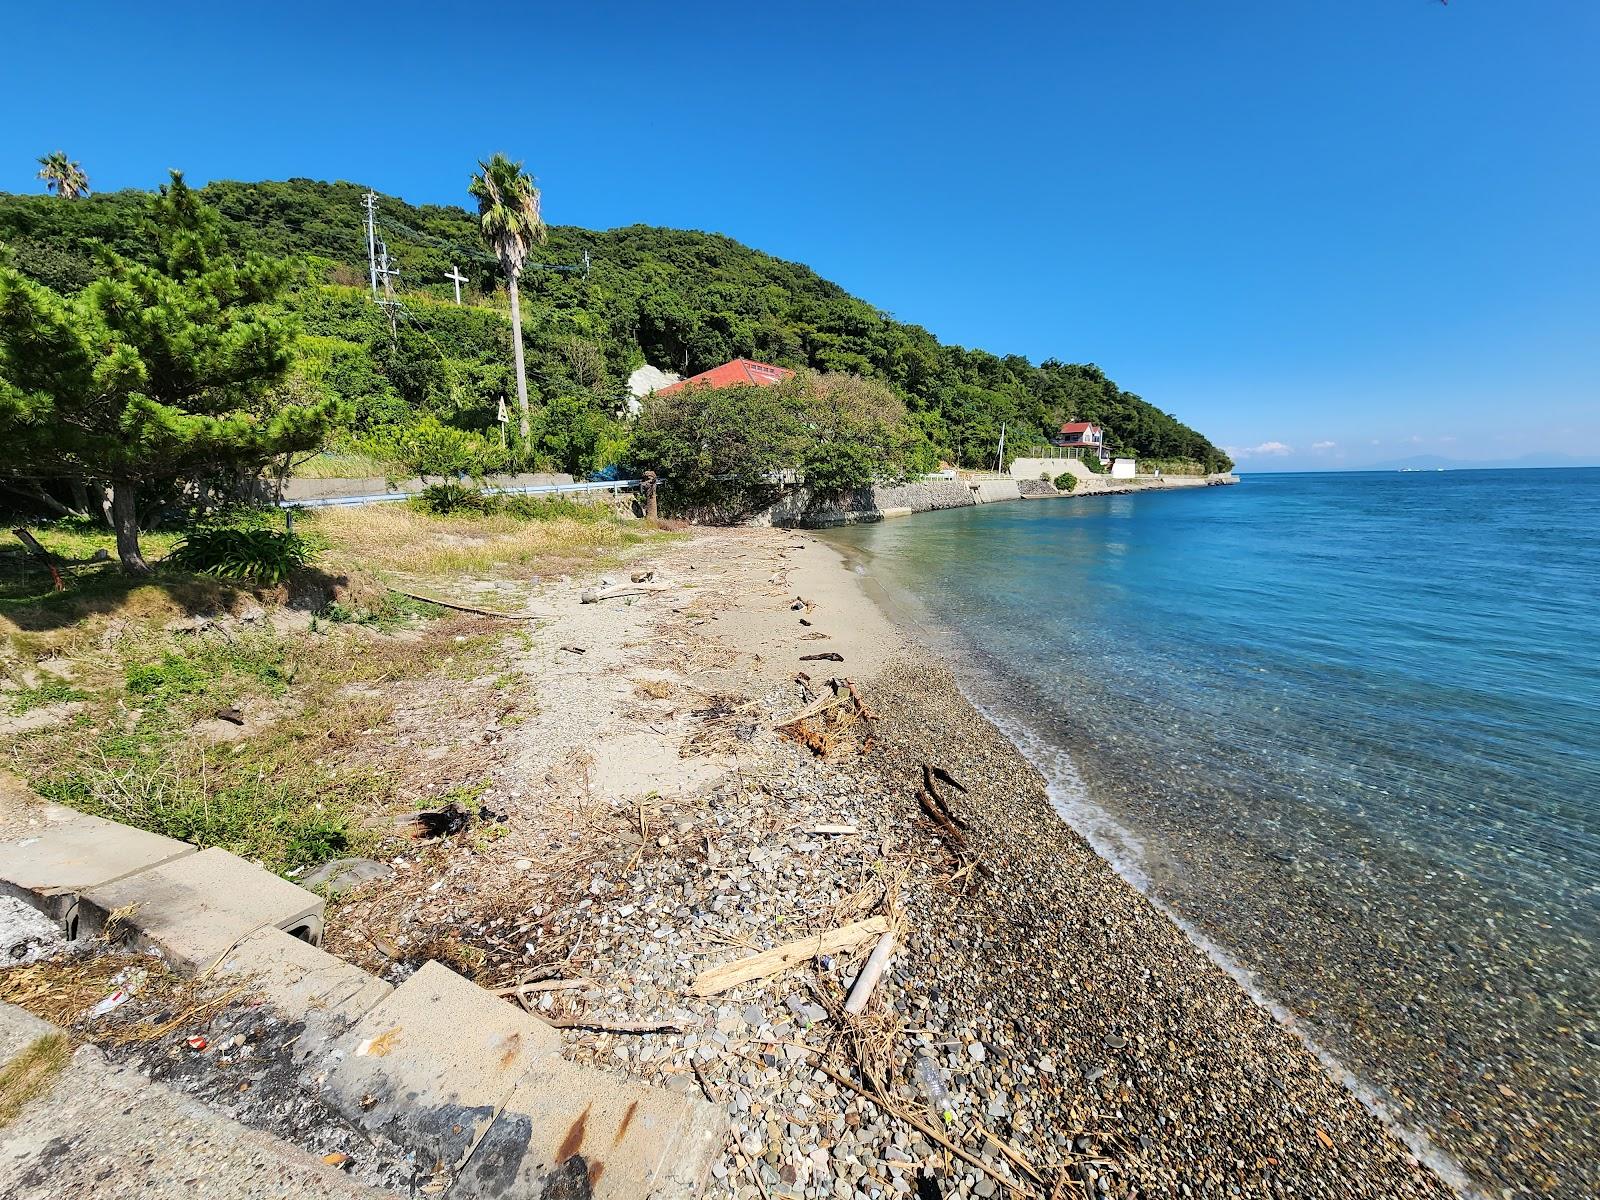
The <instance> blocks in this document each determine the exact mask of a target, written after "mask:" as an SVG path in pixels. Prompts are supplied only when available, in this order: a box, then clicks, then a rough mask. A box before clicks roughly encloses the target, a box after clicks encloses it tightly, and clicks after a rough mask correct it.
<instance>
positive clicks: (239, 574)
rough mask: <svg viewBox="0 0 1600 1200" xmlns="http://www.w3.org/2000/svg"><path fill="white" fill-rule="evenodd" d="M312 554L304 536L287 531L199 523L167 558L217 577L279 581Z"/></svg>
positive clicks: (176, 563)
mask: <svg viewBox="0 0 1600 1200" xmlns="http://www.w3.org/2000/svg"><path fill="white" fill-rule="evenodd" d="M314 553H315V552H314V550H313V548H312V546H311V545H310V544H309V543H308V542H307V541H306V539H305V538H303V537H301V536H300V535H299V534H297V533H291V532H289V531H287V530H282V529H262V528H240V527H238V526H236V525H200V526H197V527H196V528H194V529H191V530H190V531H189V532H188V533H187V534H186V535H185V536H184V537H183V539H182V540H181V541H180V542H179V543H178V544H177V545H176V546H175V547H173V550H172V553H171V554H170V555H168V557H167V561H168V562H170V563H171V564H172V565H173V566H176V567H179V568H181V569H182V570H185V571H194V572H197V573H199V574H202V575H214V576H216V577H217V578H219V579H236V580H254V581H256V582H258V583H266V584H278V583H282V582H283V581H284V580H286V579H288V578H289V576H290V575H291V574H293V573H294V572H295V571H297V570H298V569H299V568H301V567H303V566H305V565H307V564H308V563H309V562H310V561H311V559H312V558H313V556H314Z"/></svg>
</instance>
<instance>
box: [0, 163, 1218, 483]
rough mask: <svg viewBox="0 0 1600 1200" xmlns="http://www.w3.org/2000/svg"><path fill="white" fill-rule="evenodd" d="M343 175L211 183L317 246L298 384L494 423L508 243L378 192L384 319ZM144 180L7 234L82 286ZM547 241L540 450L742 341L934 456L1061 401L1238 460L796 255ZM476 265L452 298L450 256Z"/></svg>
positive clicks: (125, 234) (378, 423)
mask: <svg viewBox="0 0 1600 1200" xmlns="http://www.w3.org/2000/svg"><path fill="white" fill-rule="evenodd" d="M364 190H365V189H363V188H361V187H359V186H357V185H355V184H349V183H333V184H329V183H319V182H315V181H312V180H303V179H297V180H289V181H287V182H281V183H231V182H224V183H213V184H210V185H208V186H207V187H205V188H203V189H200V192H199V194H200V196H201V197H202V198H203V199H204V200H205V201H206V202H207V203H208V204H210V205H212V206H214V207H215V208H216V209H217V210H218V211H219V212H220V214H221V216H222V219H223V229H224V232H225V234H226V236H227V237H228V238H229V239H230V240H231V241H232V243H233V244H234V245H235V247H236V248H237V249H239V250H243V251H255V252H259V253H262V254H265V255H268V256H272V257H282V258H293V259H297V260H301V261H303V262H304V264H305V267H304V270H303V272H301V275H300V282H299V283H298V284H297V285H296V286H295V287H294V288H293V289H292V290H291V291H290V293H289V295H288V297H287V299H286V300H285V302H284V303H285V304H286V305H287V306H288V308H289V309H290V310H291V311H292V312H293V313H295V314H296V315H297V316H298V318H299V321H300V327H301V330H302V335H301V338H300V352H299V358H298V362H297V364H296V368H295V373H294V385H295V386H296V387H298V388H301V389H306V390H308V391H312V392H321V393H324V394H329V395H335V396H338V397H340V398H342V399H344V400H346V401H347V402H348V403H349V406H350V409H351V413H352V417H351V423H350V425H349V427H348V430H347V431H346V432H345V433H344V434H343V435H341V436H342V437H343V438H344V439H346V440H347V441H348V442H350V443H351V444H352V445H355V446H361V445H364V444H381V442H382V441H383V439H384V438H385V437H392V436H394V435H395V434H396V432H397V431H399V430H401V429H403V428H404V427H405V426H406V425H407V424H408V423H410V422H414V421H415V420H416V419H417V418H418V417H419V416H421V415H425V414H430V413H431V414H434V415H437V416H439V417H440V418H441V419H442V420H444V421H446V422H448V423H450V424H454V425H457V426H460V427H462V428H468V429H480V430H487V429H492V428H493V427H494V421H495V414H496V410H497V404H498V398H499V397H500V396H502V395H509V394H510V392H511V390H512V388H511V383H510V376H511V371H510V345H509V340H510V338H509V323H508V320H507V314H508V310H507V308H506V298H505V293H504V290H503V288H502V287H501V286H500V283H499V275H498V272H497V270H496V265H495V260H494V259H493V257H492V256H491V255H490V254H489V253H488V252H487V251H486V250H485V249H484V248H483V246H482V244H481V242H480V241H479V239H478V237H477V232H476V228H475V222H474V217H473V216H472V215H471V214H469V213H468V212H467V211H466V210H464V209H460V208H449V207H439V206H433V205H425V206H421V207H416V206H412V205H408V204H406V203H404V202H403V201H400V200H396V199H393V198H390V197H382V198H381V199H380V202H379V222H378V234H379V237H380V238H382V239H383V240H384V241H385V242H386V243H387V245H388V249H389V252H390V255H391V256H392V259H393V261H394V263H395V264H396V265H397V266H398V269H399V272H400V274H399V278H398V283H397V288H398V292H399V294H400V297H401V299H402V300H403V302H404V308H403V311H402V312H401V314H400V318H399V321H398V326H397V330H396V332H395V335H394V336H393V337H391V331H390V328H389V323H388V321H387V319H386V317H385V315H384V314H383V312H382V311H381V310H380V309H379V308H377V307H376V306H375V305H373V304H372V303H371V300H370V296H369V291H368V282H367V258H366V241H365V235H364V232H363V226H362V208H361V195H362V193H363V192H364ZM147 199H148V196H147V194H146V193H143V192H131V191H130V192H119V193H109V194H104V195H90V196H85V197H81V198H78V199H75V200H70V201H63V200H60V199H57V198H54V197H48V196H12V195H0V244H3V245H4V247H5V249H4V250H0V253H4V254H7V255H9V257H10V261H11V263H12V265H14V266H15V267H17V268H18V269H19V270H20V271H22V272H23V273H24V274H26V275H28V276H30V277H32V278H33V279H34V280H36V281H39V282H41V283H44V284H45V285H47V286H49V287H50V288H52V289H54V290H56V291H58V292H61V293H63V294H71V293H73V292H76V291H77V290H79V289H81V288H83V287H84V286H86V285H87V284H88V283H89V282H90V281H91V280H92V279H94V278H95V276H96V274H97V271H98V268H97V265H96V254H97V251H96V250H95V243H96V242H100V243H104V244H105V245H106V246H108V247H110V248H111V249H113V250H115V251H117V252H118V253H120V254H123V255H126V256H128V257H130V258H133V259H135V260H142V259H144V258H146V257H147V256H148V255H149V254H150V253H151V250H150V242H149V237H148V235H147V232H146V231H145V229H144V216H143V214H144V206H145V204H146V201H147ZM549 234H550V236H549V243H548V245H547V246H543V247H539V248H538V252H537V254H536V256H535V257H536V258H537V259H538V260H539V261H540V262H541V263H544V264H549V265H551V266H565V267H574V266H578V264H580V263H581V262H582V261H583V257H584V255H585V253H587V254H588V255H589V263H590V267H589V270H588V272H587V274H585V273H584V272H583V270H582V269H581V268H580V269H578V270H571V271H558V270H549V269H535V268H531V267H530V269H529V270H528V271H527V272H526V273H525V275H524V276H523V282H522V300H523V313H524V323H523V337H524V342H525V345H526V348H527V352H528V364H529V377H530V378H529V383H530V389H531V392H532V397H533V402H534V406H535V407H536V409H537V417H536V421H535V438H534V448H535V453H536V455H537V457H538V458H540V459H541V460H542V461H543V462H545V463H546V464H548V465H552V466H558V467H562V468H564V469H568V470H586V469H589V468H592V467H594V466H597V465H600V464H601V463H602V462H604V461H607V460H610V459H614V458H615V457H617V456H618V455H619V454H625V453H626V445H627V439H628V429H627V425H626V423H625V422H620V421H618V420H616V419H615V418H616V417H617V415H618V413H620V412H621V411H622V402H623V400H624V397H625V380H626V377H627V375H628V373H629V372H630V371H631V370H632V369H633V368H635V367H637V366H639V365H640V364H642V363H644V362H649V363H650V364H652V365H654V366H658V367H661V368H663V369H667V370H673V371H678V372H681V373H694V372H697V371H701V370H704V369H706V368H708V367H712V366H715V365H717V364H718V363H721V362H724V361H726V360H727V359H730V358H734V357H738V356H741V355H743V356H747V357H751V358H757V359H762V360H765V361H768V362H773V363H778V364H781V365H785V366H794V367H802V366H809V367H812V368H815V369H817V370H821V371H830V372H843V373H855V374H860V375H864V376H868V377H872V378H877V379H880V380H883V381H885V382H887V383H888V384H889V385H890V386H891V387H892V388H893V389H894V391H896V392H898V393H899V395H900V396H901V397H902V398H903V399H904V400H905V403H906V407H907V409H908V410H909V413H910V420H911V422H912V424H913V425H914V427H915V429H916V430H917V432H918V436H919V441H920V444H921V446H922V453H921V457H922V458H923V459H925V460H927V461H928V462H929V463H930V464H931V461H932V460H933V459H934V458H936V457H943V458H947V459H951V460H954V461H958V462H960V463H963V464H972V465H986V464H989V463H992V460H993V454H994V447H995V443H996V441H997V439H998V436H999V430H1000V425H1001V423H1002V422H1006V423H1008V433H1007V441H1008V444H1009V445H1010V447H1011V448H1012V449H1013V450H1016V449H1019V448H1021V447H1024V446H1026V445H1028V444H1029V443H1031V442H1036V441H1040V440H1043V438H1044V437H1045V436H1046V433H1047V431H1048V430H1050V429H1053V428H1054V427H1055V426H1056V425H1057V424H1059V422H1060V421H1062V420H1067V419H1078V420H1093V421H1097V422H1100V423H1101V424H1103V425H1104V426H1105V427H1106V428H1107V429H1108V431H1109V433H1110V438H1111V441H1112V444H1113V447H1114V448H1115V449H1116V450H1118V451H1119V452H1123V453H1133V454H1137V455H1138V456H1140V457H1146V458H1160V459H1190V460H1194V461H1197V462H1199V463H1201V464H1203V465H1204V466H1205V467H1206V468H1207V469H1208V470H1220V469H1223V468H1225V467H1226V466H1228V465H1229V463H1228V459H1227V456H1226V455H1225V454H1224V453H1223V452H1222V451H1221V450H1219V449H1218V448H1217V447H1216V446H1214V445H1212V444H1211V442H1209V441H1208V440H1207V439H1206V438H1205V437H1204V436H1202V435H1201V434H1199V433H1197V432H1196V431H1195V430H1193V429H1190V428H1189V427H1188V426H1186V425H1184V424H1182V423H1181V422H1179V421H1178V420H1176V419H1175V418H1173V417H1172V416H1169V415H1168V414H1166V413H1164V412H1162V411H1161V410H1159V409H1158V408H1156V407H1155V406H1154V405H1151V404H1149V403H1147V402H1145V401H1144V400H1142V399H1141V398H1140V397H1138V396H1136V395H1134V394H1132V393H1129V392H1125V391H1123V390H1122V389H1120V388H1119V387H1118V386H1117V385H1116V384H1115V383H1113V382H1112V381H1111V380H1109V379H1107V378H1106V377H1105V375H1104V374H1103V373H1102V372H1101V371H1100V370H1099V369H1098V368H1097V367H1094V366H1092V365H1078V364H1069V363H1060V362H1055V361H1049V362H1046V363H1043V364H1042V365H1037V366H1036V365H1034V364H1033V363H1031V362H1029V361H1028V360H1027V359H1025V358H1022V357H1020V356H1016V355H1008V356H1004V357H999V356H996V355H993V354H989V353H986V352H985V351H982V350H968V349H964V348H962V347H958V346H947V345H942V344H941V343H940V342H939V341H938V339H937V338H935V337H934V336H933V335H932V334H931V333H929V332H928V331H927V330H925V329H922V328H919V327H917V326H914V325H907V324H903V323H901V322H898V321H895V320H893V319H891V318H889V317H888V316H886V315H885V314H883V313H881V312H879V311H878V310H877V309H875V308H873V307H872V306H871V305H870V304H868V303H866V302H865V301H862V300H859V299H857V298H855V297H853V296H851V295H849V294H848V293H846V292H845V291H844V290H843V289H842V288H840V287H838V286H836V285H834V284H832V283H829V282H828V281H827V280H824V279H822V278H820V277H819V276H818V275H817V274H816V273H815V272H813V271H811V270H809V269H808V268H806V267H804V266H800V265H798V264H795V263H789V262H784V261H782V260H779V259H776V258H772V257H770V256H768V255H765V254H762V253H760V252H759V251H756V250H752V249H750V248H749V247H747V246H743V245H740V244H739V243H738V242H735V241H732V240H731V239H729V238H726V237H721V236H719V235H715V234H704V233H694V232H687V231H682V230H672V229H657V228H652V227H648V226H631V227H628V228H625V229H613V230H606V231H592V230H585V229H579V228H576V227H572V226H552V227H551V228H550V231H549ZM452 267H457V268H459V269H460V270H461V271H462V272H464V273H465V274H466V275H467V276H468V278H469V282H468V284H467V285H466V287H465V289H464V296H463V299H464V300H465V301H466V303H465V304H463V306H461V307H459V308H458V307H456V306H455V305H454V303H453V301H452V287H451V284H450V283H449V282H448V281H447V280H446V278H445V275H446V272H447V271H449V270H450V269H451V268H452Z"/></svg>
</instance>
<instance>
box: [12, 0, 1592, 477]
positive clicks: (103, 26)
mask: <svg viewBox="0 0 1600 1200" xmlns="http://www.w3.org/2000/svg"><path fill="white" fill-rule="evenodd" d="M478 11H479V10H476V9H469V8H466V7H460V8H455V7H453V6H442V5H423V4H415V3H403V2H401V3H390V4H388V5H386V6H353V5H351V6H346V5H339V4H333V3H326V2H324V3H321V4H316V5H312V4H304V3H299V2H298V0H290V2H283V3H277V4H273V5H238V6H223V5H217V4H215V3H206V4H192V3H168V4H154V5H138V6H135V5H127V4H125V3H117V4H109V3H73V2H71V0H63V2H62V3H59V4H55V5H42V4H31V5H25V6H12V8H11V11H9V12H8V13H7V14H6V16H5V18H4V21H3V26H4V28H5V30H6V32H7V33H8V34H9V41H10V44H11V46H12V53H11V55H10V56H9V58H10V60H9V62H8V65H7V69H6V71H5V73H4V75H3V77H0V111H3V112H4V113H5V114H6V117H5V120H4V121H0V190H11V191H32V190H35V189H36V188H37V186H38V184H37V183H36V181H35V180H34V179H33V171H34V159H35V158H36V157H37V156H38V155H40V154H42V153H44V152H46V151H49V150H53V149H56V148H62V149H65V150H67V151H68V152H69V153H70V154H71V155H72V156H73V157H75V158H78V159H80V160H82V162H83V163H84V165H85V167H86V169H87V170H88V171H89V173H90V176H91V179H92V181H93V183H94V185H95V186H96V187H97V188H99V189H112V188H118V187H129V186H138V187H148V186H151V185H153V184H154V183H156V182H158V181H159V180H160V179H161V177H162V174H163V172H164V171H165V170H166V169H167V168H168V167H180V168H183V169H184V170H186V171H187V172H188V174H189V177H190V179H191V180H192V181H196V182H199V181H204V180H207V179H214V178H233V179H278V178H285V177H288V176H291V175H294V176H311V177H316V178H326V179H349V180H355V181H359V182H362V183H366V184H370V185H372V186H374V187H377V188H379V189H381V190H383V191H386V192H392V193H396V194H399V195H401V196H404V197H405V198H406V199H408V200H411V201H418V202H421V201H432V202H443V203H461V202H463V200H464V187H465V182H466V178H467V174H468V172H469V170H470V169H471V167H472V164H473V160H474V159H475V158H476V157H478V156H481V155H483V154H486V153H488V152H490V151H492V150H505V151H506V152H508V153H510V154H512V155H514V156H516V157H519V158H525V159H527V161H528V165H529V167H530V168H531V169H532V170H534V171H535V173H536V174H537V175H538V176H539V180H540V183H541V184H542V185H543V187H544V189H545V199H546V210H547V215H548V217H549V219H551V220H553V221H559V222H571V223H576V224H583V225H590V226H600V227H604V226H613V225H623V224H630V223H633V222H646V223H650V224H660V225H673V226H682V227H689V228H698V229H709V230H717V231H720V232H723V233H727V234H729V235H731V236H733V237H736V238H739V239H740V240H742V241H745V242H748V243H749V244H751V245H753V246H757V247H759V248H761V249H763V250H766V251H769V252H771V253H773V254H777V255H780V256H782V257H785V258H791V259H796V260H799V261H801V262H805V263H808V264H810V265H811V266H813V267H815V268H816V269H817V270H818V271H820V272H821V273H822V274H823V275H825V276H827V277H829V278H831V279H834V280H837V281H838V282H839V283H841V284H843V285H844V286H845V287H847V288H849V289H850V290H851V291H853V292H855V293H857V294H859V295H861V296H863V297H865V298H866V299H868V300H870V301H872V302H873V303H875V304H877V305H878V306H880V307H881V308H883V309H885V310H887V311H889V312H892V313H894V314H895V315H896V316H898V317H900V318H901V319H903V320H907V321H915V322H917V323H919V324H922V325H925V326H927V327H928V328H929V329H931V330H933V331H934V332H935V333H936V334H938V335H939V336H940V337H941V338H943V339H945V340H947V341H956V342H961V343H965V344H967V345H975V346H982V347H984V348H986V349H989V350H993V351H996V352H999V353H1007V352H1016V353H1022V354H1027V355H1029V356H1030V357H1033V358H1035V359H1042V358H1046V357H1058V358H1063V359H1068V360H1078V361H1093V362H1098V363H1099V364H1100V365H1101V366H1102V367H1104V368H1105V369H1106V370H1107V371H1108V372H1109V373H1110V374H1111V375H1112V376H1113V377H1114V378H1115V379H1117V380H1118V381H1119V382H1120V383H1121V384H1122V385H1123V386H1124V387H1126V388H1129V389H1131V390H1133V391H1137V392H1139V393H1140V394H1142V395H1143V396H1145V397H1146V398H1147V399H1149V400H1151V401H1153V402H1155V403H1156V404H1158V405H1160V406H1161V407H1162V408H1164V409H1166V410H1168V411H1170V412H1173V413H1175V414H1177V415H1178V416H1179V417H1181V418H1183V419H1184V420H1186V421H1188V422H1190V423H1191V424H1193V425H1196V426H1197V427H1199V428H1200V429H1202V430H1204V431H1205V432H1206V433H1208V434H1210V435H1211V436H1212V437H1213V439H1214V440H1216V441H1218V442H1220V443H1223V444H1226V445H1228V446H1230V447H1233V448H1237V449H1238V450H1240V451H1241V456H1240V457H1241V463H1242V464H1243V465H1244V466H1246V467H1249V468H1254V469H1272V468H1283V467H1302V466H1329V467H1336V466H1341V465H1343V466H1350V465H1359V464H1362V463H1366V462H1371V461H1378V460H1383V459H1393V458H1399V457H1403V456H1407V455H1411V454H1418V453H1429V454H1441V455H1445V456H1447V457H1452V458H1461V459H1475V458H1477V459H1481V458H1490V457H1494V458H1503V457H1510V456H1514V455H1517V454H1522V453H1527V452H1551V453H1561V454H1568V455H1576V456H1580V457H1582V458H1585V459H1587V460H1589V461H1596V462H1600V221H1597V216H1600V210H1597V209H1596V207H1595V197H1596V195H1597V194H1600V135H1597V130H1600V69H1597V67H1596V65H1595V64H1596V63H1597V62H1600V5H1597V4H1595V3H1594V0H1517V2H1516V3H1509V2H1507V0H1452V2H1451V3H1450V4H1449V5H1448V6H1445V5H1441V4H1439V3H1437V0H1318V2H1313V0H1207V2H1205V3H1195V2H1194V0H1144V2H1137V3H1136V2H1133V0H1099V2H1095V3H1088V2H1071V0H1057V2H1056V3H1028V4H1022V3H1017V4H1006V3H997V4H993V5H990V6H974V5H970V4H961V5H953V4H952V5H945V4H942V3H922V4H900V3H894V2H886V3H880V4H874V5H863V4H859V3H839V4H835V3H831V2H817V3H810V4H804V5H800V4H790V5H782V4H764V5H753V4H737V5H736V4H709V3H708V4H694V3H687V4H677V5H667V4H642V3H640V4H620V3H606V2H599V3H588V4H564V5H541V4H530V5H525V6H523V7H521V8H520V9H518V8H515V7H512V8H511V9H508V10H507V11H508V12H509V13H510V14H511V16H510V18H509V19H508V20H507V22H506V24H505V28H504V32H503V33H501V34H499V35H491V34H489V33H487V32H485V29H484V25H483V23H482V22H481V21H480V19H479V18H478V16H477V12H478ZM351 219H352V221H353V222H354V221H356V220H358V219H359V215H358V214H352V218H351ZM1486 439H1495V441H1493V442H1490V441H1487V440H1486Z"/></svg>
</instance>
